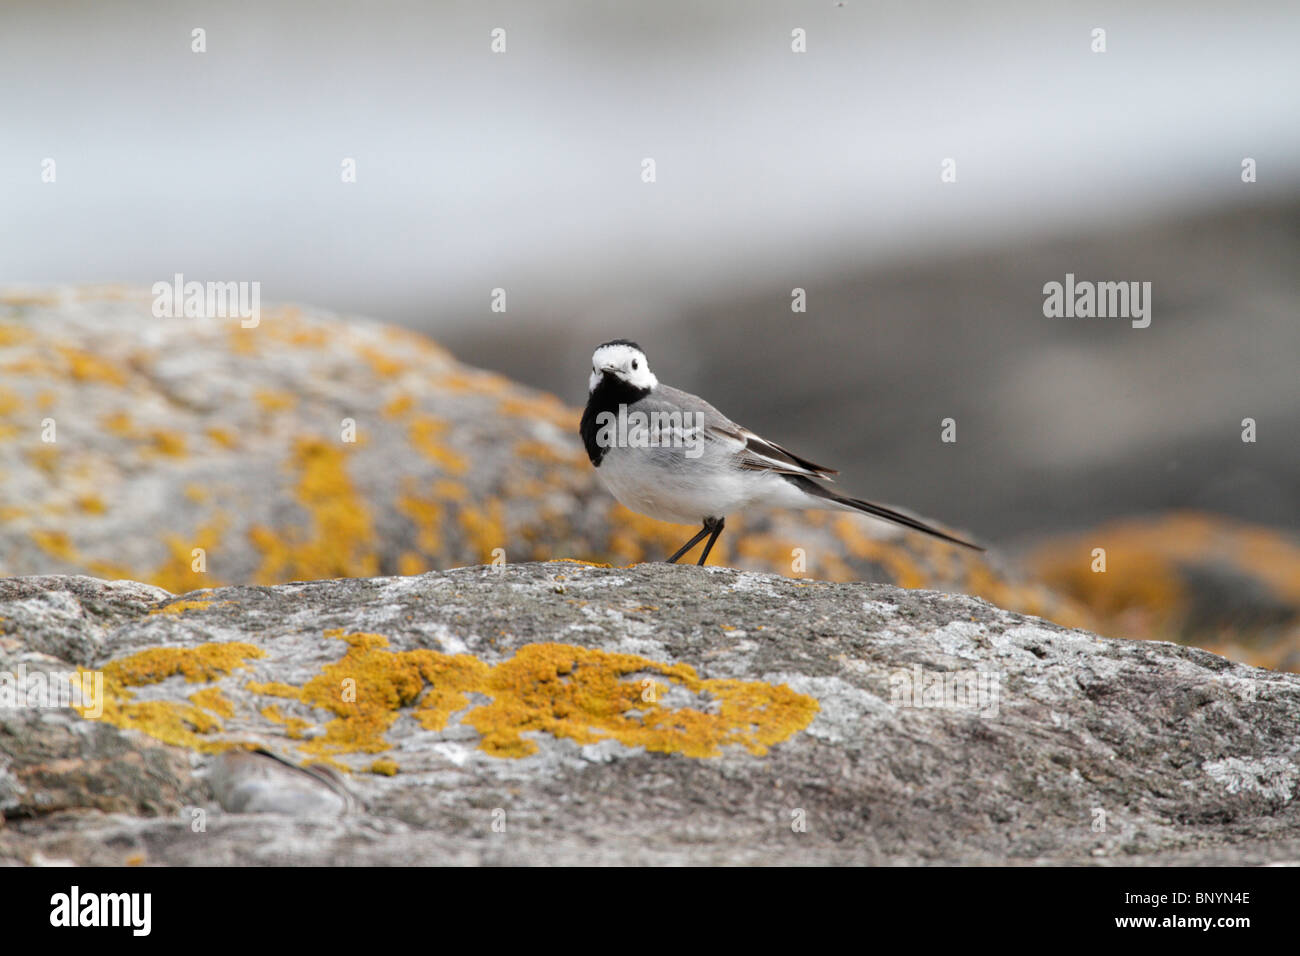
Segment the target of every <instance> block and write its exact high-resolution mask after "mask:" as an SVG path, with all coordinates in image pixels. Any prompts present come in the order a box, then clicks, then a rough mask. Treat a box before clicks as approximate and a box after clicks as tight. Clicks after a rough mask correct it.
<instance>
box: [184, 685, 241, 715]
mask: <svg viewBox="0 0 1300 956" xmlns="http://www.w3.org/2000/svg"><path fill="white" fill-rule="evenodd" d="M189 700H190V703H191V704H193V705H194V706H195V707H202V708H203V709H204V710H210V711H212V713H214V714H216V715H217V716H218V717H234V716H235V705H234V704H233V703H232V702H231V701H230V698H228V697H226V695H225V694H223V693H221V689H220V688H218V687H205V688H203V690H198V691H195V692H194V693H192V694H190V697H189Z"/></svg>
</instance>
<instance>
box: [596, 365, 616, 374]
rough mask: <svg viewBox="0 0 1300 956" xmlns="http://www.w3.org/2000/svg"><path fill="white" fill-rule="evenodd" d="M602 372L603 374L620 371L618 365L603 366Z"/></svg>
mask: <svg viewBox="0 0 1300 956" xmlns="http://www.w3.org/2000/svg"><path fill="white" fill-rule="evenodd" d="M600 370H601V371H602V372H617V371H618V370H619V369H618V366H617V365H602V366H601V367H600Z"/></svg>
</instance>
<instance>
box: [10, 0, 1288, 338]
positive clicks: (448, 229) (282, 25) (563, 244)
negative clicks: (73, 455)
mask: <svg viewBox="0 0 1300 956" xmlns="http://www.w3.org/2000/svg"><path fill="white" fill-rule="evenodd" d="M0 10H2V11H3V12H2V13H0V18H2V19H0V128H2V129H3V138H2V140H0V214H3V217H4V218H3V221H4V225H5V228H4V229H3V230H2V231H0V281H37V282H44V281H92V280H125V281H130V282H139V283H151V282H153V281H155V280H157V279H159V278H163V277H170V276H171V275H172V274H173V273H175V272H182V273H184V274H185V275H186V276H187V277H192V278H200V279H239V280H260V281H261V282H262V283H263V298H264V300H285V299H288V300H302V301H308V302H312V303H315V304H319V305H323V306H328V307H333V308H338V309H343V310H355V311H358V312H364V313H367V314H372V315H377V316H379V317H381V318H386V319H392V320H398V321H401V322H404V323H407V324H413V325H417V326H420V327H423V328H427V329H430V330H432V331H434V332H435V333H437V332H439V331H441V330H446V329H452V328H456V327H463V326H465V325H467V324H478V323H483V324H491V323H495V324H497V325H503V326H504V325H509V326H510V327H517V326H521V325H531V326H538V325H542V326H548V325H554V326H557V327H558V326H566V325H568V324H570V323H573V322H591V321H593V320H597V321H600V322H605V321H615V322H619V323H623V322H630V321H633V320H635V321H636V322H637V323H647V322H654V321H658V320H660V319H664V318H668V317H671V316H674V315H680V314H684V313H685V312H687V311H689V310H690V308H692V307H693V306H695V305H698V304H699V303H702V302H706V301H710V300H712V299H716V298H717V297H719V296H728V295H738V294H740V290H744V289H746V288H748V287H752V286H753V285H754V284H755V283H757V282H761V281H768V280H774V281H779V282H782V283H786V284H787V285H788V286H793V285H799V284H807V283H808V282H809V281H811V278H815V277H816V276H819V275H835V274H840V273H844V272H850V271H856V270H859V269H861V268H863V267H866V266H869V265H872V264H877V263H880V262H884V261H890V260H892V261H899V260H906V259H912V258H918V259H921V260H929V259H932V258H933V257H935V256H937V255H942V254H944V253H945V252H946V251H951V250H961V249H964V248H968V247H981V246H984V245H987V244H989V243H995V242H999V241H1003V240H1011V239H1016V238H1023V237H1026V236H1038V235H1044V236H1046V235H1055V234H1069V233H1074V232H1080V231H1083V232H1086V231H1087V230H1089V229H1092V228H1096V227H1098V226H1101V225H1104V226H1106V227H1108V228H1111V227H1114V226H1115V225H1116V224H1117V223H1122V222H1125V221H1137V220H1142V219H1145V218H1149V217H1151V216H1153V215H1156V214H1159V213H1161V212H1168V211H1171V210H1180V209H1186V208H1198V207H1201V206H1206V205H1216V204H1221V203H1223V202H1233V201H1236V200H1237V199H1238V198H1239V197H1241V195H1242V190H1244V189H1248V190H1250V191H1251V193H1250V195H1251V198H1252V199H1254V200H1257V201H1260V200H1264V201H1267V200H1268V199H1269V198H1270V197H1284V196H1289V195H1293V194H1294V193H1295V192H1296V191H1297V188H1298V186H1300V149H1298V148H1297V147H1300V123H1297V122H1296V119H1297V109H1296V107H1297V104H1300V57H1297V56H1295V39H1294V38H1295V36H1296V29H1297V26H1300V7H1298V6H1297V5H1296V4H1294V3H1281V2H1279V3H1262V4H1248V5H1245V6H1232V7H1225V6H1223V5H1220V4H1211V3H1184V2H1157V3H1146V4H1143V5H1141V9H1137V8H1135V5H1133V4H1128V3H1100V4H1089V5H1088V6H1087V7H1086V8H1082V9H1070V8H1065V7H1053V8H1045V7H1044V6H1043V5H1041V4H1036V3H1028V2H1026V3H1006V2H1004V3H997V4H991V5H990V4H981V5H979V6H978V7H965V6H962V5H957V4H947V3H912V2H907V3H889V4H885V5H881V4H878V3H865V2H855V0H848V2H847V3H846V4H845V5H844V6H837V5H836V4H835V3H834V2H833V0H825V2H818V3H791V2H784V3H783V2H771V0H758V2H756V0H746V2H731V3H709V4H699V3H692V2H685V0H667V2H657V3H655V4H637V5H632V4H609V5H602V4H595V3H575V2H569V3H540V4H539V3H522V2H484V3H474V4H428V3H417V2H373V3H366V4H348V3H330V2H326V3H321V2H308V0H290V2H273V3H264V4H248V5H244V6H235V5H232V4H229V3H215V2H205V3H193V2H175V3H139V2H135V3H131V2H119V3H112V4H98V3H69V2H39V0H17V2H15V0H9V2H6V3H5V4H4V5H3V7H0ZM1097 26H1100V27H1104V28H1105V29H1106V30H1107V46H1108V50H1107V52H1106V53H1104V54H1094V53H1092V52H1090V49H1089V44H1090V42H1091V38H1090V31H1091V29H1092V28H1093V27H1097ZM194 27H203V28H204V29H205V30H206V31H207V52H206V53H204V54H195V53H192V52H190V31H191V29H192V28H194ZM494 27H503V28H505V29H506V31H507V45H508V51H507V52H506V53H505V54H493V53H491V52H490V50H489V42H490V31H491V30H492V29H493V28H494ZM795 27H801V28H803V29H805V30H806V31H807V36H808V41H807V42H808V52H807V53H804V54H794V53H792V52H791V50H790V42H791V41H790V32H791V30H792V29H793V28H795ZM347 156H350V157H355V158H356V160H357V162H358V170H359V181H358V182H357V183H355V184H351V185H345V184H342V183H341V182H340V162H341V160H342V159H343V157H347ZM647 156H648V157H653V158H654V159H655V160H656V162H657V173H658V181H657V182H656V183H654V184H653V185H648V184H645V183H642V182H641V181H640V175H639V174H640V161H641V159H642V158H643V157H647ZM1243 156H1251V157H1254V158H1255V159H1256V160H1257V161H1258V163H1259V177H1260V181H1259V182H1258V183H1257V184H1255V185H1253V186H1243V184H1242V183H1241V182H1240V180H1239V176H1238V171H1239V164H1240V162H1241V159H1242V157H1243ZM45 157H52V158H54V159H55V160H56V162H57V164H58V165H57V170H58V179H57V183H55V184H43V183H41V182H40V178H39V177H40V164H41V161H42V159H44V158H45ZM945 157H953V158H955V159H956V161H957V172H958V180H957V182H956V183H953V184H941V183H940V181H939V170H940V162H941V160H942V159H944V158H945ZM494 287H504V288H506V289H507V291H508V296H509V300H508V301H509V312H508V314H507V315H506V316H501V315H493V314H492V313H490V312H489V311H488V301H489V293H490V290H491V289H492V288H494Z"/></svg>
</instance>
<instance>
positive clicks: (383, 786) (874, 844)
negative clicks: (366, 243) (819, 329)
mask: <svg viewBox="0 0 1300 956" xmlns="http://www.w3.org/2000/svg"><path fill="white" fill-rule="evenodd" d="M0 629H2V630H3V636H0V674H3V673H5V672H16V671H17V670H18V669H19V668H20V667H22V668H25V669H26V672H27V673H28V674H29V676H30V675H34V674H38V673H39V674H48V675H56V674H57V675H62V678H63V679H64V680H65V681H68V682H70V681H71V680H73V679H74V678H75V679H76V680H77V681H78V682H79V683H78V686H83V687H84V686H87V684H86V678H85V676H84V674H85V673H90V674H92V675H94V674H98V675H99V677H100V684H99V687H100V691H99V696H98V699H97V700H96V699H92V698H93V697H94V695H93V694H92V695H91V696H90V697H89V698H83V699H81V700H79V701H78V702H77V703H78V707H79V709H76V708H73V707H67V706H65V707H36V706H25V707H17V708H14V707H9V708H8V709H4V710H0V810H2V812H3V817H4V820H5V825H4V826H3V827H2V828H0V864H3V863H5V862H13V863H32V862H50V861H71V862H75V863H96V864H121V863H124V862H128V861H131V862H145V863H157V864H195V863H207V864H213V863H216V864H257V863H294V864H341V863H350V864H400V863H413V864H438V863H442V864H445V863H538V864H541V863H546V864H555V863H638V862H639V863H685V862H694V863H776V862H782V863H828V862H834V863H884V862H924V861H936V862H952V863H994V862H1006V861H1016V862H1045V861H1052V862H1082V861H1093V862H1108V863H1129V862H1144V863H1151V862H1212V863H1249V862H1258V861H1264V860H1289V861H1295V860H1298V859H1300V800H1297V799H1296V788H1297V784H1298V783H1300V762H1298V760H1297V754H1298V753H1300V747H1298V742H1300V740H1298V736H1297V730H1296V728H1297V727H1300V677H1296V676H1294V675H1289V674H1278V673H1273V672H1269V671H1264V670H1258V669H1255V668H1252V667H1248V666H1245V665H1241V664H1233V663H1231V662H1229V661H1227V660H1224V659H1222V658H1219V657H1216V656H1214V655H1212V654H1209V653H1207V652H1204V651H1200V650H1195V649H1190V648H1184V647H1179V646H1177V645H1172V644H1165V643H1150V642H1131V641H1124V640H1108V639H1104V638H1100V637H1097V636H1095V635H1093V634H1090V633H1087V632H1084V631H1078V630H1066V629H1063V628H1061V627H1058V626H1056V625H1053V624H1049V623H1047V622H1045V621H1042V620H1038V619H1034V618H1027V617H1024V616H1021V615H1019V614H1014V613H1010V612H1007V611H1004V610H1001V609H998V608H996V607H993V606H991V605H989V604H987V603H984V602H983V601H979V600H976V599H972V598H968V597H964V596H959V595H951V594H942V593H937V592H933V591H920V590H910V591H909V590H901V589H898V588H894V587H890V586H886V585H863V584H831V583H823V582H809V581H797V580H791V579H789V578H785V577H780V576H776V575H769V574H761V573H755V572H741V571H732V570H727V569H721V568H704V569H700V568H695V567H689V566H688V567H675V566H674V567H670V566H665V565H662V564H657V565H642V566H638V567H633V568H626V569H612V568H600V567H591V566H586V565H582V564H577V563H571V562H553V563H545V564H508V565H505V566H504V567H499V568H493V567H471V568H463V569H459V570H453V571H448V572H434V573H427V574H423V575H419V576H413V577H382V578H370V579H341V580H324V581H315V582H309V583H300V584H286V585H280V586H276V587H253V586H239V587H227V588H218V589H213V590H208V591H204V592H198V593H191V594H186V595H183V596H174V595H170V594H166V593H164V592H161V591H158V590H156V589H152V588H147V587H144V586H141V585H134V584H130V583H125V582H113V583H108V582H97V581H94V580H91V579H87V578H76V577H56V576H51V577H42V578H26V579H24V578H16V579H0ZM51 683H52V682H51ZM3 689H4V688H3V685H0V704H3V703H4V698H3Z"/></svg>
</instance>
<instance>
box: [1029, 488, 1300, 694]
mask: <svg viewBox="0 0 1300 956" xmlns="http://www.w3.org/2000/svg"><path fill="white" fill-rule="evenodd" d="M1098 550H1099V551H1100V552H1102V553H1101V554H1100V555H1097V554H1096V552H1097V551H1098ZM1099 558H1101V559H1102V560H1103V561H1104V566H1103V565H1099V563H1098V559H1099ZM1026 565H1027V566H1028V567H1029V568H1030V569H1031V570H1032V571H1033V573H1034V574H1035V575H1036V576H1037V577H1038V578H1039V579H1040V580H1042V581H1043V582H1045V583H1046V584H1047V585H1048V586H1049V587H1051V588H1052V589H1053V590H1055V591H1056V592H1057V593H1060V594H1063V595H1065V596H1066V597H1068V598H1070V599H1072V600H1073V601H1075V602H1077V603H1078V604H1080V605H1082V606H1084V607H1086V608H1087V609H1088V611H1089V612H1090V613H1091V615H1092V616H1093V619H1094V620H1095V621H1096V622H1097V624H1096V627H1097V629H1098V630H1100V631H1101V632H1102V633H1104V634H1109V635H1113V636H1116V637H1143V638H1148V637H1152V636H1160V637H1163V638H1165V639H1168V640H1176V641H1178V642H1180V643H1184V644H1194V645H1196V646H1198V647H1204V648H1206V649H1208V650H1212V651H1214V652H1216V653H1219V654H1223V655H1225V656H1227V657H1230V658H1232V659H1233V660H1239V661H1244V662H1246V663H1249V664H1254V665H1256V666H1258V667H1269V668H1273V669H1277V670H1289V671H1300V535H1296V534H1295V533H1294V532H1284V531H1280V530H1277V529H1273V528H1265V527H1261V526H1259V525H1254V524H1250V523H1247V522H1243V521H1234V520H1232V519H1230V518H1224V517H1220V516H1215V515H1207V514H1199V513H1195V512H1176V513H1171V514H1164V515H1158V516H1151V517H1145V518H1129V519H1125V520H1122V521H1112V522H1108V523H1106V524H1104V525H1101V526H1099V527H1097V528H1093V529H1091V530H1089V531H1086V532H1083V533H1080V534H1073V535H1062V536H1060V537H1057V538H1054V539H1053V540H1051V541H1048V542H1046V543H1044V544H1043V545H1042V546H1040V547H1038V548H1037V549H1035V550H1034V551H1033V552H1032V553H1031V554H1030V555H1029V556H1028V558H1027V560H1026Z"/></svg>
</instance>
